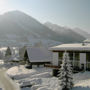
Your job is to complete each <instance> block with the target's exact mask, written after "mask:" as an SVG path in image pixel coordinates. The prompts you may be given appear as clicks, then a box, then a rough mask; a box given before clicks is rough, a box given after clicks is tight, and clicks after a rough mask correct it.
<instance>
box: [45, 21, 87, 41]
mask: <svg viewBox="0 0 90 90" xmlns="http://www.w3.org/2000/svg"><path fill="white" fill-rule="evenodd" d="M44 25H45V26H47V27H48V28H50V29H51V30H52V31H54V32H56V33H58V34H59V35H60V36H63V37H64V39H66V41H67V42H73V41H74V42H75V40H77V39H81V38H82V40H84V39H85V38H87V37H85V36H84V33H83V34H82V33H81V31H80V32H78V30H74V29H71V28H67V27H61V26H60V25H57V24H53V23H51V22H46V23H44ZM83 32H84V31H83Z"/></svg>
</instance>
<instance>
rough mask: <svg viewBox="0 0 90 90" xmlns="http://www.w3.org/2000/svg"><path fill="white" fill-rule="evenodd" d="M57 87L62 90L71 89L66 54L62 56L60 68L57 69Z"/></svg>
mask: <svg viewBox="0 0 90 90" xmlns="http://www.w3.org/2000/svg"><path fill="white" fill-rule="evenodd" d="M58 76H59V85H60V86H61V88H62V90H70V89H71V88H72V87H73V78H72V77H73V76H72V68H71V63H70V60H69V55H68V53H67V52H65V53H64V54H63V59H62V64H61V68H60V69H59V74H58Z"/></svg>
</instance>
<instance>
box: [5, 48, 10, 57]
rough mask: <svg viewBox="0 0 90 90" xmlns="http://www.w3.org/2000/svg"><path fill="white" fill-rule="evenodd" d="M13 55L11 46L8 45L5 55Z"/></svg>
mask: <svg viewBox="0 0 90 90" xmlns="http://www.w3.org/2000/svg"><path fill="white" fill-rule="evenodd" d="M11 55H12V53H11V50H10V47H8V48H7V50H6V54H5V56H11Z"/></svg>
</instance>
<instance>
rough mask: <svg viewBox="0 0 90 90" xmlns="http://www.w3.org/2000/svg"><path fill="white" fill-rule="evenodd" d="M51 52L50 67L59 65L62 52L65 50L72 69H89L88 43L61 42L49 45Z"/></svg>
mask: <svg viewBox="0 0 90 90" xmlns="http://www.w3.org/2000/svg"><path fill="white" fill-rule="evenodd" d="M50 50H51V51H52V52H53V60H52V67H60V64H61V63H62V57H63V53H64V52H65V51H67V52H68V53H69V57H70V60H71V64H72V67H73V69H75V70H90V43H89V42H88V41H87V42H86V41H84V42H83V43H76V44H75V43H74V44H62V45H58V46H54V47H51V48H50Z"/></svg>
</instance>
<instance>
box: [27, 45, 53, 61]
mask: <svg viewBox="0 0 90 90" xmlns="http://www.w3.org/2000/svg"><path fill="white" fill-rule="evenodd" d="M27 53H28V57H29V60H30V62H50V61H51V56H52V53H51V52H50V51H49V50H48V49H47V48H44V47H27Z"/></svg>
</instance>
